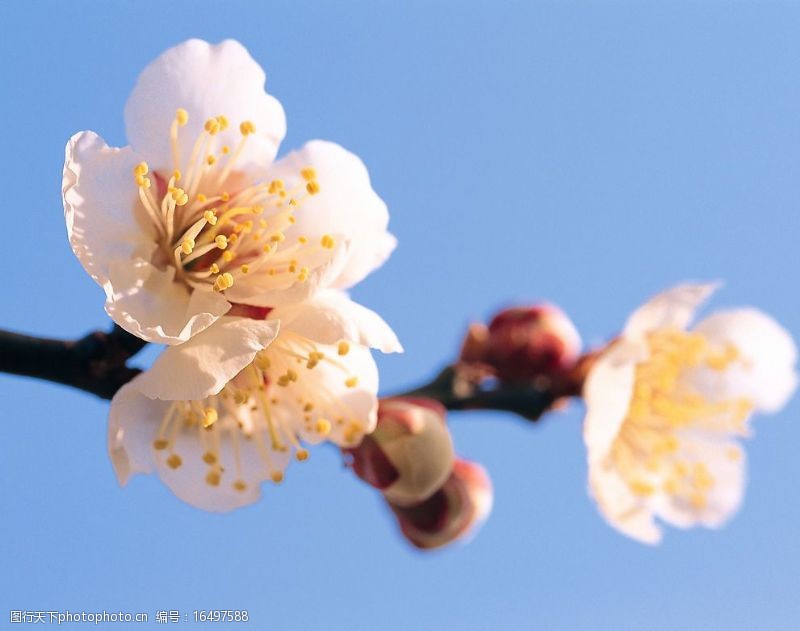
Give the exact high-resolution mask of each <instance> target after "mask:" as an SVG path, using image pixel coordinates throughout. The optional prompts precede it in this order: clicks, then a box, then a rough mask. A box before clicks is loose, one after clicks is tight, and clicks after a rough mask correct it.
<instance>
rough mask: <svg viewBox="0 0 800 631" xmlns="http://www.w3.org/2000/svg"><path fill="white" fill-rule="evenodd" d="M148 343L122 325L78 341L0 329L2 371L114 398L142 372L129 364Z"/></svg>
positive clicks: (0, 370) (90, 334)
mask: <svg viewBox="0 0 800 631" xmlns="http://www.w3.org/2000/svg"><path fill="white" fill-rule="evenodd" d="M146 345H147V342H145V341H144V340H141V339H139V338H138V337H135V336H133V335H131V334H130V333H128V332H127V331H125V330H124V329H121V328H120V327H118V326H116V325H115V326H114V328H113V329H112V330H111V331H110V332H108V333H105V332H103V331H94V332H92V333H89V334H88V335H86V336H85V337H82V338H80V339H78V340H54V339H47V338H41V337H32V336H28V335H21V334H19V333H11V332H9V331H2V330H0V372H6V373H10V374H13V375H22V376H25V377H35V378H37V379H45V380H47V381H54V382H56V383H62V384H64V385H67V386H72V387H73V388H78V389H80V390H85V391H86V392H91V393H92V394H95V395H97V396H98V397H101V398H103V399H110V398H111V397H113V396H114V394H115V393H116V392H117V390H119V389H120V388H121V387H122V386H123V385H125V384H126V383H128V382H129V381H130V380H131V379H133V378H134V377H135V376H136V375H137V374H138V373H139V372H140V371H139V370H138V369H136V368H129V367H128V366H127V365H126V362H127V361H128V359H130V358H131V357H132V356H133V355H135V354H136V353H138V352H139V351H140V350H141V349H142V348H144V346H146Z"/></svg>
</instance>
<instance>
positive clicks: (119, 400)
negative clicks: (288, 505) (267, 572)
mask: <svg viewBox="0 0 800 631" xmlns="http://www.w3.org/2000/svg"><path fill="white" fill-rule="evenodd" d="M140 380H141V376H139V377H137V378H136V379H134V380H133V381H131V382H130V383H128V384H126V385H125V386H124V387H123V388H122V389H121V390H120V391H119V392H118V393H117V394H116V396H115V397H114V399H113V400H112V401H111V412H110V416H109V432H108V447H109V453H110V455H111V461H112V463H113V465H114V470H115V472H116V474H117V478H118V479H119V481H120V484H123V485H124V484H126V483H127V481H128V480H129V478H130V477H131V476H132V475H135V474H137V473H152V472H153V471H156V472H157V473H158V476H159V478H161V480H162V481H163V482H164V483H165V484H166V485H167V486H168V487H169V488H170V490H171V491H172V492H173V493H174V494H175V495H176V496H178V497H179V498H180V499H182V500H183V501H184V502H187V503H188V504H191V505H192V506H195V507H196V508H200V509H202V510H207V511H230V510H233V509H235V508H239V507H241V506H245V505H247V504H251V503H253V502H255V501H256V500H258V499H259V497H260V496H261V489H260V485H261V482H262V481H264V480H266V479H267V478H269V476H270V475H271V473H272V472H273V471H274V470H278V471H280V470H282V469H283V468H284V467H285V465H286V461H287V460H288V457H287V456H286V455H283V456H281V457H282V458H283V461H282V462H280V463H278V462H274V463H272V464H273V465H274V468H272V467H267V466H266V464H265V462H264V460H262V458H261V456H260V454H259V453H258V445H257V442H256V441H255V440H245V439H244V438H243V437H242V436H241V435H240V436H239V437H238V447H239V466H240V469H239V470H238V471H237V465H236V464H235V462H236V457H235V452H234V443H233V441H234V439H233V438H232V432H231V431H221V432H219V441H220V442H219V453H218V456H219V459H220V462H222V463H224V466H225V471H224V472H223V474H222V480H221V482H220V484H219V485H218V486H211V485H209V484H208V483H207V482H206V475H207V473H208V471H209V468H208V465H207V464H206V463H205V462H204V461H203V455H204V453H205V452H206V449H207V448H206V446H205V445H204V444H203V441H202V439H201V438H200V432H204V433H205V435H206V436H208V435H209V434H208V432H207V430H203V429H198V428H197V427H181V428H180V429H179V431H178V432H177V434H176V435H175V440H174V446H173V448H172V450H171V451H173V452H174V453H175V454H178V455H179V456H180V458H181V466H180V467H178V468H177V469H173V468H171V467H169V466H168V465H167V458H168V456H169V454H170V452H168V451H167V450H162V451H157V450H155V449H154V447H153V441H154V440H155V439H156V437H157V436H158V431H159V425H160V424H161V421H162V419H163V417H164V414H165V413H166V412H167V409H168V407H169V405H170V403H169V402H167V401H160V400H153V399H150V398H148V397H146V396H144V395H143V394H142V393H141V392H140V391H139V385H140V384H139V382H140ZM232 422H233V421H232V420H231V419H228V418H225V417H224V416H223V417H221V418H220V420H219V421H218V422H217V424H218V425H221V424H222V423H227V424H228V426H229V427H230V426H231V423H232ZM212 431H216V426H215V429H214V430H212ZM237 479H239V480H243V481H244V482H246V488H245V490H238V489H236V488H234V486H233V482H234V481H236V480H237Z"/></svg>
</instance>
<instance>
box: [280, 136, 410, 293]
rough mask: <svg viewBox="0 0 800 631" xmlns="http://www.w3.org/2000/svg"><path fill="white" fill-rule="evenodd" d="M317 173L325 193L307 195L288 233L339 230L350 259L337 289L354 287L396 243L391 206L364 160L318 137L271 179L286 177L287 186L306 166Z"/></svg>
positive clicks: (284, 161) (285, 161)
mask: <svg viewBox="0 0 800 631" xmlns="http://www.w3.org/2000/svg"><path fill="white" fill-rule="evenodd" d="M309 166H310V167H313V168H314V169H315V170H316V173H317V181H318V182H319V185H320V192H319V193H318V194H316V195H314V196H313V197H310V198H308V199H306V200H305V201H304V202H303V203H302V204H301V206H300V208H299V209H298V210H297V212H296V213H295V215H296V218H297V223H296V224H295V225H294V226H293V227H292V228H291V230H290V231H287V236H288V235H290V234H291V235H292V237H294V236H296V235H305V236H307V237H309V238H310V239H318V238H320V237H321V236H323V235H325V234H340V235H343V236H344V238H346V239H348V240H349V241H350V242H351V247H350V252H349V256H348V260H347V263H346V265H345V266H344V269H343V270H342V271H341V274H340V275H339V277H338V278H337V279H336V280H335V282H334V285H333V286H335V287H339V288H346V287H350V286H352V285H354V284H356V283H357V282H359V281H360V280H361V279H363V278H364V277H365V276H366V275H367V274H369V273H370V272H371V271H373V270H374V269H376V268H378V267H380V266H381V265H382V264H383V262H384V261H385V260H386V259H387V258H388V256H389V254H391V252H392V250H393V249H394V248H395V246H396V240H395V238H394V237H393V236H392V235H390V234H389V233H388V232H387V225H388V223H389V213H388V211H387V209H386V204H385V203H384V202H383V200H382V199H381V198H380V197H378V195H377V194H376V193H375V191H373V190H372V185H371V184H370V180H369V173H368V172H367V168H366V167H365V166H364V163H363V162H362V161H361V160H360V159H359V158H358V157H357V156H356V155H354V154H352V153H350V152H349V151H347V150H345V149H343V148H342V147H340V146H339V145H337V144H334V143H331V142H324V141H321V140H315V141H312V142H309V143H307V144H306V145H305V146H304V147H303V148H302V149H300V150H299V151H293V152H292V153H290V154H289V155H287V156H285V157H284V158H281V159H280V160H278V161H277V162H276V163H275V165H274V168H273V170H271V171H270V177H273V178H279V179H282V180H283V181H284V182H285V183H286V187H287V188H291V187H292V186H293V185H294V184H295V183H297V182H298V179H299V178H298V174H299V172H300V170H301V169H303V168H305V167H309Z"/></svg>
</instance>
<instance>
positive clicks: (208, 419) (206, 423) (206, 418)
mask: <svg viewBox="0 0 800 631" xmlns="http://www.w3.org/2000/svg"><path fill="white" fill-rule="evenodd" d="M218 419H219V414H218V413H217V411H216V410H215V409H214V408H206V409H205V411H204V414H203V427H205V428H206V429H208V428H209V427H211V426H212V425H213V424H214V423H216V422H217V420H218Z"/></svg>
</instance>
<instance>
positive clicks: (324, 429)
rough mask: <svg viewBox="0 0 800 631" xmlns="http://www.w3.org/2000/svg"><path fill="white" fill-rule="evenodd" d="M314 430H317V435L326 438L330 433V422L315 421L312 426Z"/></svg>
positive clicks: (322, 419) (323, 419)
mask: <svg viewBox="0 0 800 631" xmlns="http://www.w3.org/2000/svg"><path fill="white" fill-rule="evenodd" d="M314 429H315V430H317V433H318V434H322V435H323V436H327V435H328V434H329V433H330V431H331V422H330V421H329V420H328V419H326V418H320V419H317V422H316V423H315V424H314Z"/></svg>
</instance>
